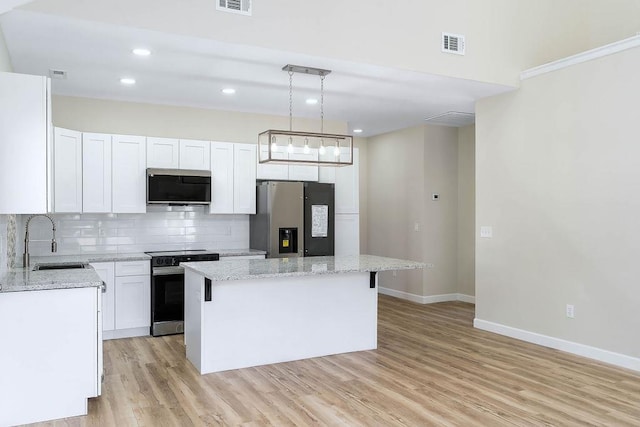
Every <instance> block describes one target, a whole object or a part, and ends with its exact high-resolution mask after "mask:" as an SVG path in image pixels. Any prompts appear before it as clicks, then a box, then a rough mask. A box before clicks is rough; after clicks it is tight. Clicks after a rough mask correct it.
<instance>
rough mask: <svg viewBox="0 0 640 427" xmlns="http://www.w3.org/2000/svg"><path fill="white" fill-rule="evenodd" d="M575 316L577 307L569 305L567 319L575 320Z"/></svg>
mask: <svg viewBox="0 0 640 427" xmlns="http://www.w3.org/2000/svg"><path fill="white" fill-rule="evenodd" d="M575 315H576V313H575V307H574V306H573V304H567V317H568V318H569V319H573V318H574V317H575Z"/></svg>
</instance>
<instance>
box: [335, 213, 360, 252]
mask: <svg viewBox="0 0 640 427" xmlns="http://www.w3.org/2000/svg"><path fill="white" fill-rule="evenodd" d="M335 221H336V222H335V224H336V228H335V230H336V235H335V254H336V256H338V255H360V215H358V214H336V216H335Z"/></svg>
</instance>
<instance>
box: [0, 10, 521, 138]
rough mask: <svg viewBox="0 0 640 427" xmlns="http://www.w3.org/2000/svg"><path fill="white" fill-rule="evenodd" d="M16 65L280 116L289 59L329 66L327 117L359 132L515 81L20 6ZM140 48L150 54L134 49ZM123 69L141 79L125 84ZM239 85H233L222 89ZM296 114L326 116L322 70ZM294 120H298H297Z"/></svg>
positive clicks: (13, 25) (297, 98)
mask: <svg viewBox="0 0 640 427" xmlns="http://www.w3.org/2000/svg"><path fill="white" fill-rule="evenodd" d="M0 25H1V27H2V30H3V32H4V35H5V39H6V42H7V46H8V49H9V54H10V57H11V61H12V65H13V68H14V71H15V72H19V73H27V74H40V75H47V74H48V72H49V69H52V68H53V69H61V70H65V71H67V72H68V79H67V80H53V81H52V87H53V92H54V93H55V94H59V95H70V96H82V97H90V98H104V99H116V100H123V101H134V102H146V103H156V104H170V105H184V106H193V107H202V108H212V109H220V110H232V111H243V112H254V113H266V114H276V115H288V113H289V90H288V87H289V78H288V75H287V73H286V72H284V71H282V67H283V66H284V65H286V64H295V65H303V66H309V67H317V68H324V69H330V70H332V73H331V74H330V75H329V76H327V77H326V79H325V108H324V111H325V118H326V119H329V120H339V121H343V122H346V123H348V126H349V132H351V131H352V130H353V129H357V128H362V129H364V132H363V134H362V136H371V135H377V134H380V133H384V132H388V131H392V130H397V129H402V128H405V127H409V126H414V125H418V124H420V123H422V122H423V121H424V119H425V118H428V117H433V116H436V115H440V114H443V113H446V112H448V111H459V112H466V113H473V112H474V111H475V102H476V100H478V99H481V98H484V97H487V96H492V95H495V94H498V93H503V92H505V91H508V90H512V89H513V88H511V87H507V86H502V85H496V84H489V83H480V82H475V81H470V80H463V79H456V78H449V77H443V76H437V75H432V74H425V73H416V72H411V71H405V70H398V69H392V68H386V67H379V66H372V65H368V64H362V63H354V62H347V61H339V60H334V59H328V58H318V57H312V56H308V55H301V54H297V53H291V52H285V51H276V50H270V49H264V48H258V47H252V46H244V45H235V44H228V43H221V42H217V41H214V40H210V39H201V38H195V37H185V36H180V35H175V34H170V33H166V32H156V31H148V30H141V29H138V28H133V27H122V26H116V25H108V24H101V23H96V22H89V21H82V20H77V19H72V18H66V17H60V16H55V15H46V14H40V13H34V12H29V11H24V10H13V11H10V12H8V13H6V14H4V15H1V16H0ZM136 47H145V48H148V49H150V50H151V51H152V55H151V56H149V57H137V56H134V55H133V54H132V53H131V50H132V49H133V48H136ZM121 77H133V78H135V79H136V81H137V83H136V85H134V86H130V87H126V86H123V85H121V84H120V82H119V80H120V78H121ZM224 87H233V88H235V89H236V91H237V92H236V94H235V95H233V96H228V95H223V94H222V93H221V92H220V90H221V89H222V88H224ZM293 94H294V105H293V115H294V116H296V117H297V116H299V117H311V118H314V117H317V118H318V119H319V117H320V105H319V104H318V105H313V106H310V105H307V104H306V103H305V102H304V100H305V99H306V98H310V97H314V98H319V95H320V79H319V78H318V77H317V76H308V75H303V74H295V75H294V76H293ZM294 127H295V121H294Z"/></svg>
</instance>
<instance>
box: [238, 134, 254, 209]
mask: <svg viewBox="0 0 640 427" xmlns="http://www.w3.org/2000/svg"><path fill="white" fill-rule="evenodd" d="M233 211H234V212H235V213H239V214H255V213H256V146H255V145H253V144H234V162H233Z"/></svg>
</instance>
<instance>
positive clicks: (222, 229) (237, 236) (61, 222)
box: [5, 208, 249, 257]
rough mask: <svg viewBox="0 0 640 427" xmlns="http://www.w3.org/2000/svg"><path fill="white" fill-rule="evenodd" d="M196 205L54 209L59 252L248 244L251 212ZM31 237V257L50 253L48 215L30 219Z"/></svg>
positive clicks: (23, 218)
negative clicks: (126, 210) (128, 210)
mask: <svg viewBox="0 0 640 427" xmlns="http://www.w3.org/2000/svg"><path fill="white" fill-rule="evenodd" d="M173 209H176V208H173ZM195 209H198V208H195ZM195 209H194V208H190V209H189V208H185V210H179V211H175V210H170V209H168V208H166V210H162V208H158V211H153V212H147V213H145V214H52V215H51V217H52V218H53V219H54V222H55V224H56V240H57V242H58V252H57V254H58V255H65V254H78V253H83V252H93V253H113V252H117V253H127V252H144V251H155V250H182V249H245V248H248V247H249V215H209V214H208V213H204V212H203V211H202V209H201V208H200V210H195ZM28 217H29V216H28V215H20V216H19V217H18V245H17V246H18V247H17V250H16V257H21V255H22V253H23V252H24V233H25V228H24V227H25V223H26V220H27V218H28ZM5 228H6V227H5ZM29 238H30V243H29V253H30V254H31V255H32V256H46V255H51V223H50V222H49V221H48V220H47V219H46V218H34V219H33V220H32V221H31V224H30V226H29Z"/></svg>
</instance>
